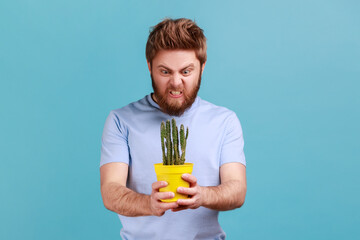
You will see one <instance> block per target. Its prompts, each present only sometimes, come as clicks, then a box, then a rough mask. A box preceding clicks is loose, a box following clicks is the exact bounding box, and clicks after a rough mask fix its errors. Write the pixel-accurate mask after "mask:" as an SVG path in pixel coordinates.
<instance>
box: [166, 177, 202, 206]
mask: <svg viewBox="0 0 360 240" xmlns="http://www.w3.org/2000/svg"><path fill="white" fill-rule="evenodd" d="M181 177H182V179H184V180H185V181H187V182H189V183H190V187H189V188H185V187H179V188H178V189H177V192H178V193H181V194H185V195H190V196H191V198H190V199H178V200H177V203H178V205H179V207H177V208H174V209H172V211H173V212H177V211H181V210H185V209H189V208H190V209H196V208H198V207H200V206H201V205H202V192H203V188H202V187H201V186H199V185H198V184H197V179H196V177H195V176H193V175H191V174H183V175H182V176H181Z"/></svg>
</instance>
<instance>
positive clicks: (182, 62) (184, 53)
mask: <svg viewBox="0 0 360 240" xmlns="http://www.w3.org/2000/svg"><path fill="white" fill-rule="evenodd" d="M152 64H153V66H154V67H157V66H160V65H163V66H165V67H168V68H171V69H181V68H183V67H186V66H188V65H190V64H193V65H194V66H195V67H196V66H200V61H199V60H198V59H197V57H196V54H195V51H194V50H182V49H177V50H160V51H159V52H158V53H157V54H156V56H155V57H154V59H153V62H152Z"/></svg>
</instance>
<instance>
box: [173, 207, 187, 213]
mask: <svg viewBox="0 0 360 240" xmlns="http://www.w3.org/2000/svg"><path fill="white" fill-rule="evenodd" d="M186 209H189V208H188V207H184V206H182V207H177V208H173V209H171V211H173V212H178V211H182V210H186Z"/></svg>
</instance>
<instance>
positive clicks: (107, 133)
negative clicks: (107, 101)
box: [100, 111, 129, 167]
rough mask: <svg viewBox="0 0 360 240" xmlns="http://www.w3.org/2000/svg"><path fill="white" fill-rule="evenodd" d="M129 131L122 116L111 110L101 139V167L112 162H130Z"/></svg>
mask: <svg viewBox="0 0 360 240" xmlns="http://www.w3.org/2000/svg"><path fill="white" fill-rule="evenodd" d="M127 136H128V131H127V129H126V127H125V126H124V124H122V123H121V120H120V118H119V117H118V116H117V115H116V114H115V113H114V111H111V112H110V114H109V116H108V117H107V119H106V121H105V126H104V130H103V134H102V139H101V158H100V167H101V166H102V165H104V164H106V163H110V162H123V163H126V164H129V147H128V140H127V139H128V138H127Z"/></svg>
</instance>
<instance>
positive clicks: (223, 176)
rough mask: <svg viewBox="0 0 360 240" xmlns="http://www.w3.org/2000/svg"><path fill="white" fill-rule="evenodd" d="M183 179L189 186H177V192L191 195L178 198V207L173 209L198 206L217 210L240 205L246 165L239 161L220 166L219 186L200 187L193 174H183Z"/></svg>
mask: <svg viewBox="0 0 360 240" xmlns="http://www.w3.org/2000/svg"><path fill="white" fill-rule="evenodd" d="M183 179H184V180H185V181H188V182H189V183H190V188H179V189H178V192H179V193H183V194H188V195H191V196H192V197H191V198H190V199H179V200H178V204H179V206H180V207H178V208H177V209H174V210H173V211H179V210H183V209H187V208H191V209H195V208H198V207H200V206H203V207H207V208H210V209H214V210H218V211H226V210H232V209H235V208H239V207H241V206H242V205H243V204H244V202H245V195H246V167H245V166H244V165H243V164H241V163H226V164H223V165H222V166H221V167H220V180H221V183H220V185H219V186H214V187H201V186H199V185H198V184H197V180H196V178H195V177H194V176H193V175H190V174H184V175H183Z"/></svg>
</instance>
